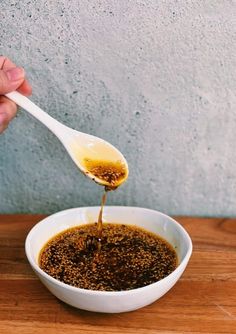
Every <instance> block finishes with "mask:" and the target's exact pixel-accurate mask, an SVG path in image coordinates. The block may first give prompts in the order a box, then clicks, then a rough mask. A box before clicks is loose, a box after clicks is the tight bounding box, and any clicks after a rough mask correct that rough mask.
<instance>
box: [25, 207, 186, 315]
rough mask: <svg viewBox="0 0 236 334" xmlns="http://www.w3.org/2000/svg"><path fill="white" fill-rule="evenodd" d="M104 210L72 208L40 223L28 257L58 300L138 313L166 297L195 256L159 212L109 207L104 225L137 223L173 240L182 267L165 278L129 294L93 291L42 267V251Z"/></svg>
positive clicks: (28, 246)
mask: <svg viewBox="0 0 236 334" xmlns="http://www.w3.org/2000/svg"><path fill="white" fill-rule="evenodd" d="M99 209H100V207H87V208H76V209H69V210H65V211H62V212H58V213H56V214H54V215H52V216H49V217H47V218H45V219H44V220H42V221H40V222H39V223H38V224H36V225H35V226H34V227H33V228H32V230H31V231H30V232H29V234H28V236H27V239H26V242H25V250H26V255H27V258H28V260H29V263H30V264H31V266H32V268H33V270H34V272H35V273H36V275H38V277H39V278H40V280H41V281H42V283H43V284H44V285H45V286H46V287H47V288H48V289H49V290H50V291H51V293H53V294H54V295H55V296H56V297H57V298H59V299H61V300H62V301H64V302H65V303H67V304H70V305H72V306H75V307H77V308H80V309H83V310H88V311H95V312H106V313H119V312H127V311H132V310H136V309H138V308H140V307H143V306H146V305H148V304H151V303H152V302H154V301H155V300H157V299H159V298H160V297H161V296H163V295H164V294H165V293H166V292H167V291H168V290H169V289H171V288H172V286H173V285H174V284H175V283H176V282H177V280H178V279H179V278H180V276H181V275H182V273H183V271H184V269H185V267H186V265H187V263H188V261H189V258H190V256H191V253H192V242H191V239H190V237H189V235H188V234H187V232H186V231H185V230H184V228H183V227H182V226H181V225H180V224H178V223H177V222H176V221H175V220H174V219H172V218H170V217H168V216H166V215H165V214H162V213H160V212H158V211H154V210H149V209H143V208H136V207H118V206H115V207H109V206H107V207H105V208H104V222H109V223H122V224H134V225H137V226H141V227H143V228H145V229H146V230H148V231H152V232H154V233H157V234H158V235H160V236H162V237H163V238H164V239H166V240H167V241H169V242H170V243H171V244H172V245H173V246H174V247H176V251H177V254H178V258H179V265H178V267H177V268H176V269H175V270H174V271H173V272H172V273H171V274H170V275H168V276H167V277H165V278H164V279H162V280H160V281H158V282H156V283H153V284H150V285H147V286H145V287H142V288H138V289H133V290H129V291H115V292H110V291H92V290H85V289H79V288H76V287H72V286H70V285H67V284H65V283H62V282H60V281H58V280H56V279H54V278H53V277H51V276H49V275H48V274H46V273H45V272H44V271H43V270H41V269H40V268H39V265H38V257H39V252H40V250H41V249H42V247H43V246H44V245H45V243H46V242H47V241H48V240H49V239H50V238H51V237H53V236H54V235H55V234H57V233H59V232H61V231H63V230H66V229H68V228H70V227H72V226H77V225H81V224H85V223H89V222H95V221H97V217H98V212H99Z"/></svg>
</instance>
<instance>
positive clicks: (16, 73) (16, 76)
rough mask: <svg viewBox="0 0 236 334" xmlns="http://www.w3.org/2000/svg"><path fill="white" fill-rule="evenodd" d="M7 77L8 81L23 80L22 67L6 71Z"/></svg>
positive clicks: (23, 72)
mask: <svg viewBox="0 0 236 334" xmlns="http://www.w3.org/2000/svg"><path fill="white" fill-rule="evenodd" d="M6 74H7V77H8V79H9V80H10V81H18V80H21V79H23V78H24V76H25V71H24V69H23V68H22V67H14V68H11V69H10V70H7V71H6Z"/></svg>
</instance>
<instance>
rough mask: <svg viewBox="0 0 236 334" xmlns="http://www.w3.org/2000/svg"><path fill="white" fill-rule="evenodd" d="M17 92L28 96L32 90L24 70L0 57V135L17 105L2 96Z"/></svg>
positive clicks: (13, 114)
mask: <svg viewBox="0 0 236 334" xmlns="http://www.w3.org/2000/svg"><path fill="white" fill-rule="evenodd" d="M14 90H17V91H18V92H20V93H22V94H24V95H26V96H28V95H30V94H31V92H32V88H31V86H30V84H29V83H28V81H27V80H26V79H25V72H24V69H23V68H21V67H17V66H16V65H15V64H14V63H12V62H11V60H10V59H8V58H6V57H3V56H0V134H1V133H2V132H3V131H4V130H5V129H6V128H7V127H8V124H9V122H10V121H11V120H12V118H13V117H15V115H16V112H17V105H16V104H15V103H14V102H13V101H10V100H9V99H8V98H7V97H5V96H4V94H6V93H9V92H12V91H14Z"/></svg>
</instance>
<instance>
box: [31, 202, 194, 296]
mask: <svg viewBox="0 0 236 334" xmlns="http://www.w3.org/2000/svg"><path fill="white" fill-rule="evenodd" d="M99 208H100V206H84V207H82V206H81V207H76V208H70V209H66V210H62V211H58V212H56V213H54V214H52V215H49V216H47V217H45V218H44V219H42V220H40V221H39V222H38V223H36V224H35V225H34V226H33V227H32V228H31V229H30V231H29V232H28V234H27V237H26V240H25V253H26V257H27V259H28V261H29V263H30V265H31V267H32V268H33V270H34V271H36V272H37V273H38V274H39V277H40V276H43V277H44V278H45V279H46V280H48V281H49V282H50V283H52V284H55V285H58V286H59V287H61V288H63V289H66V290H69V291H71V292H74V293H81V294H85V295H92V296H95V295H98V296H104V295H106V296H122V295H129V294H134V293H139V292H141V291H142V290H147V289H151V288H153V287H158V286H160V285H162V284H163V283H165V282H168V281H169V280H170V281H171V280H172V279H173V280H174V279H175V277H176V275H178V274H179V272H182V271H184V269H185V267H186V265H187V263H188V261H189V259H190V256H191V254H192V250H193V245H192V240H191V238H190V236H189V234H188V232H187V231H186V230H185V229H184V227H183V226H182V225H181V224H180V223H178V222H177V221H176V220H175V219H173V218H172V217H170V216H168V215H167V214H165V213H162V212H160V211H157V210H154V209H149V208H143V207H136V206H120V205H119V206H116V205H112V206H109V205H106V206H105V207H104V212H105V211H106V209H108V210H113V209H125V210H126V209H127V210H136V211H146V212H152V213H155V214H156V213H157V214H159V215H161V216H163V217H165V218H167V219H169V220H170V221H171V223H172V224H174V225H176V226H177V227H178V228H179V229H180V231H181V232H182V233H183V235H184V238H185V242H186V243H187V252H186V254H185V256H184V258H183V260H182V261H181V262H180V263H179V264H178V266H177V268H176V269H175V270H174V271H172V273H170V274H169V275H168V276H166V277H164V278H162V279H161V280H159V281H157V282H154V283H151V284H148V285H146V286H143V287H140V288H136V289H130V290H122V291H100V290H89V289H82V288H78V287H74V286H72V285H69V284H66V283H64V282H61V281H59V280H57V279H56V278H54V277H52V276H50V275H48V274H47V273H45V271H43V270H42V269H41V268H40V267H39V265H38V264H37V263H36V262H35V260H34V259H33V257H32V256H31V252H30V242H31V238H32V235H33V233H35V230H36V229H37V228H38V227H39V225H41V224H45V222H47V220H51V219H53V217H56V216H60V215H65V214H66V213H69V212H71V211H78V210H86V209H92V210H95V209H96V210H99Z"/></svg>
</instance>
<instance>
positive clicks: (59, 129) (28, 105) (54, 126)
mask: <svg viewBox="0 0 236 334" xmlns="http://www.w3.org/2000/svg"><path fill="white" fill-rule="evenodd" d="M5 96H6V97H8V98H9V99H10V100H12V101H13V102H15V103H16V104H18V106H20V107H22V108H24V109H25V110H26V111H28V112H29V113H30V114H31V115H33V116H34V117H35V118H37V119H38V120H39V121H40V122H41V123H43V124H44V125H45V126H46V127H47V128H48V129H49V130H51V131H52V132H53V133H54V134H55V135H56V136H57V137H59V138H61V137H62V135H63V132H64V131H65V128H66V126H65V125H63V124H62V123H60V122H58V121H57V120H56V119H54V118H53V117H51V116H49V115H48V114H47V113H46V112H45V111H43V110H42V109H41V108H39V107H38V106H37V105H36V104H35V103H33V102H32V101H31V100H30V99H28V98H27V97H25V96H24V95H22V94H20V93H19V92H16V91H15V92H11V93H7V94H5ZM63 130H64V131H63Z"/></svg>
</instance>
